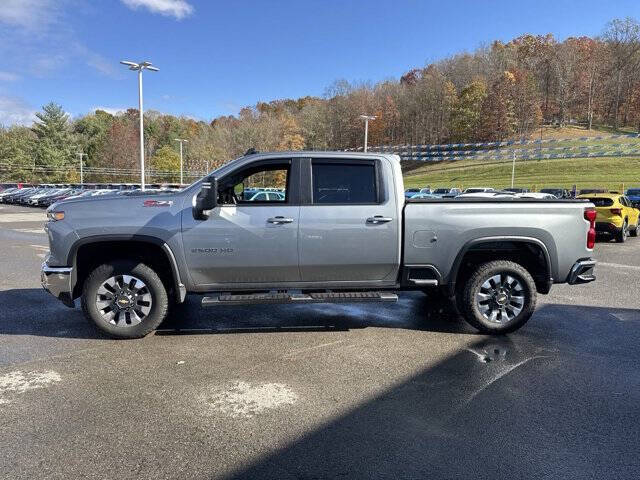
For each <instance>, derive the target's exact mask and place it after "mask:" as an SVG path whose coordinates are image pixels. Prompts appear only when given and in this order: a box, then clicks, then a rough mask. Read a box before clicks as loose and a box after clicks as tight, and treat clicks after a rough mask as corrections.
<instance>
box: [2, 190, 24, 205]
mask: <svg viewBox="0 0 640 480" xmlns="http://www.w3.org/2000/svg"><path fill="white" fill-rule="evenodd" d="M19 190H20V189H19V188H18V187H10V188H6V189H4V190H2V192H0V202H1V201H2V199H3V198H4V197H8V196H9V195H12V194H14V193H16V192H17V191H19Z"/></svg>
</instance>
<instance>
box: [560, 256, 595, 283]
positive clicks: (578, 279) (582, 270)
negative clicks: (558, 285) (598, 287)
mask: <svg viewBox="0 0 640 480" xmlns="http://www.w3.org/2000/svg"><path fill="white" fill-rule="evenodd" d="M595 266H596V261H595V260H579V261H577V262H576V263H575V264H574V265H573V267H571V271H570V272H569V278H567V283H568V284H570V285H578V284H581V283H589V282H593V281H594V280H595V279H596V276H595V275H594V273H593V270H594V268H595Z"/></svg>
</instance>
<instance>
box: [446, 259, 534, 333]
mask: <svg viewBox="0 0 640 480" xmlns="http://www.w3.org/2000/svg"><path fill="white" fill-rule="evenodd" d="M536 298H537V292H536V286H535V282H534V280H533V278H532V277H531V275H530V274H529V272H528V271H527V270H526V269H525V268H524V267H523V266H522V265H520V264H517V263H515V262H510V261H507V260H496V261H492V262H487V263H483V264H481V265H479V266H478V267H477V268H476V270H475V271H474V272H473V273H472V274H471V276H470V277H469V278H468V280H467V282H466V284H465V286H464V290H463V292H462V298H460V301H459V303H458V305H459V306H460V307H461V313H462V314H463V315H464V317H465V319H466V320H467V322H469V324H470V325H472V326H473V327H475V328H477V329H478V330H480V331H481V332H483V333H489V334H503V333H509V332H513V331H515V330H517V329H518V328H520V327H521V326H522V325H524V324H525V323H526V322H527V320H529V318H530V317H531V315H532V314H533V312H534V310H535V307H536Z"/></svg>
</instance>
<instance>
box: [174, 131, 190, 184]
mask: <svg viewBox="0 0 640 480" xmlns="http://www.w3.org/2000/svg"><path fill="white" fill-rule="evenodd" d="M174 140H175V141H176V142H178V143H179V144H180V185H182V184H183V182H182V144H183V143H189V140H185V139H184V138H174Z"/></svg>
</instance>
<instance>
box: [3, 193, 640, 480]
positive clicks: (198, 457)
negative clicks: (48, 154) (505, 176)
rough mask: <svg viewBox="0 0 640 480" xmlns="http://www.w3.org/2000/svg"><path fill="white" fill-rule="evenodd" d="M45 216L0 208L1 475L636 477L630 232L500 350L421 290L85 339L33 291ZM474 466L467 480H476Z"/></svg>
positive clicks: (233, 313)
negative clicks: (138, 335) (386, 298)
mask: <svg viewBox="0 0 640 480" xmlns="http://www.w3.org/2000/svg"><path fill="white" fill-rule="evenodd" d="M43 222H44V213H43V212H42V211H41V210H34V209H29V208H21V207H14V206H6V205H3V206H0V242H1V244H2V246H3V248H2V251H0V258H1V261H0V265H2V275H1V276H0V431H1V432H2V434H1V435H0V448H1V449H2V452H3V455H2V456H0V472H2V474H1V475H0V476H2V477H3V478H4V477H6V478H77V477H88V478H92V477H104V476H106V475H107V474H108V475H109V476H110V477H113V478H278V479H287V478H296V479H297V478H341V477H343V478H394V477H405V478H407V477H408V478H426V477H429V476H438V477H446V478H451V477H454V476H460V477H467V476H470V475H471V474H473V475H474V476H475V477H480V478H484V477H488V478H525V477H537V478H540V477H548V478H562V477H565V478H611V477H619V478H630V477H633V476H636V475H637V474H636V472H637V470H638V468H639V467H640V459H639V456H638V446H637V445H638V427H637V426H638V420H637V419H638V418H639V415H640V353H639V352H638V345H640V334H639V333H638V327H639V326H640V310H639V307H640V282H638V277H639V276H640V239H635V238H631V239H629V240H628V241H627V242H626V243H624V244H616V243H612V242H600V243H598V244H597V246H596V250H595V257H596V258H597V260H598V261H599V265H598V267H597V276H598V280H597V281H596V282H593V283H590V284H587V285H584V286H574V287H570V286H566V285H561V286H556V287H554V289H553V290H552V294H551V295H548V296H541V297H539V307H538V311H537V313H536V314H535V315H534V317H533V318H532V319H531V320H530V322H529V323H528V324H527V325H526V326H525V327H523V328H522V329H521V330H520V331H518V332H517V333H515V334H512V335H509V336H508V337H499V338H491V337H487V336H483V335H478V334H476V333H475V332H474V331H473V330H472V329H471V328H470V327H468V326H467V325H466V324H465V323H463V322H462V321H461V320H458V319H457V318H456V317H455V315H454V314H453V313H452V312H451V311H450V309H448V308H447V306H446V305H443V304H438V303H437V302H436V303H432V302H430V300H429V299H428V298H427V297H426V296H425V295H423V294H421V293H417V292H416V293H411V294H405V295H402V296H401V299H400V301H399V302H398V303H397V304H393V305H380V304H372V305H364V306H363V305H357V304H356V305H296V306H290V305H289V306H287V305H285V306H252V307H220V308H219V309H208V310H206V311H205V310H201V309H200V308H199V306H198V300H199V299H198V298H197V297H194V298H191V299H190V300H189V302H188V303H187V304H186V305H185V306H183V307H181V308H179V309H178V310H177V311H176V312H175V313H174V317H173V319H172V320H171V321H170V322H169V323H168V324H166V325H164V327H163V328H162V330H160V331H158V332H157V333H156V334H155V335H150V336H149V337H147V338H144V339H142V340H137V341H128V342H117V341H112V340H107V339H105V338H103V337H101V336H100V335H98V334H97V333H95V332H94V331H93V330H92V329H91V328H90V327H89V325H88V324H87V322H86V321H85V320H84V319H83V317H82V314H81V312H80V310H79V309H78V308H76V309H75V310H71V309H67V308H66V307H64V306H63V305H61V304H60V303H59V302H57V301H56V300H55V299H53V298H52V297H50V296H49V295H48V294H46V293H45V292H44V291H43V290H42V289H41V287H40V285H39V268H40V263H41V262H42V260H43V258H44V256H45V254H46V251H47V246H46V237H45V235H44V232H43V231H42V224H43ZM472 472H473V473H472Z"/></svg>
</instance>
